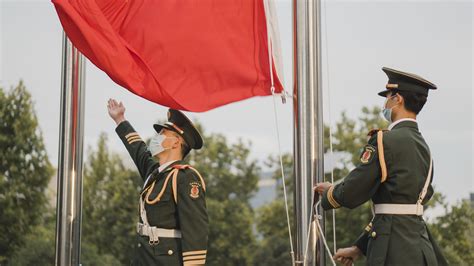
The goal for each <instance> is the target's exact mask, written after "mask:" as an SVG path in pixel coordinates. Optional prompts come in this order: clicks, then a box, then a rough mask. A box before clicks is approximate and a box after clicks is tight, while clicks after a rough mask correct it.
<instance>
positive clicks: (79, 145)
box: [55, 34, 85, 266]
mask: <svg viewBox="0 0 474 266" xmlns="http://www.w3.org/2000/svg"><path fill="white" fill-rule="evenodd" d="M84 66H85V63H84V58H83V56H82V55H81V54H80V53H79V51H78V50H77V49H76V48H74V46H73V45H72V43H71V42H70V41H69V39H68V38H67V37H66V34H63V59H62V72H61V107H60V122H59V123H60V124H59V159H58V192H57V193H58V196H57V205H56V259H55V264H56V265H61V266H62V265H80V254H81V211H82V157H83V139H84V134H83V133H84V94H85V91H84V73H85V71H84V69H85V68H84Z"/></svg>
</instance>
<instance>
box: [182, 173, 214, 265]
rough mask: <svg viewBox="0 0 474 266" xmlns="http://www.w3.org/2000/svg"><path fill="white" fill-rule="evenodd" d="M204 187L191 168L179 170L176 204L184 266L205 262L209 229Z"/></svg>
mask: <svg viewBox="0 0 474 266" xmlns="http://www.w3.org/2000/svg"><path fill="white" fill-rule="evenodd" d="M204 187H205V184H203V183H202V182H201V179H200V178H199V177H198V176H197V174H196V173H194V171H193V170H190V169H186V170H184V171H180V172H179V175H178V188H177V190H178V200H177V203H176V204H177V208H178V218H179V226H180V230H181V234H182V239H181V245H182V250H183V263H184V266H186V265H196V264H197V265H200V264H205V262H206V255H207V241H208V232H209V229H208V216H207V209H206V199H205V197H206V192H205V190H204Z"/></svg>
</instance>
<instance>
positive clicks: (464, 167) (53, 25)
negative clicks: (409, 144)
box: [0, 0, 474, 203]
mask: <svg viewBox="0 0 474 266" xmlns="http://www.w3.org/2000/svg"><path fill="white" fill-rule="evenodd" d="M275 3H276V6H277V14H278V20H279V25H280V37H281V45H282V57H283V68H284V80H285V84H284V85H285V87H286V89H287V90H288V91H290V92H291V91H292V84H293V79H292V69H293V66H292V60H293V59H292V36H293V35H292V18H291V14H292V12H291V2H290V0H279V1H275ZM473 13H474V4H473V2H472V1H452V0H450V1H380V0H379V1H323V10H322V18H321V20H322V30H323V36H322V37H323V39H322V45H323V48H322V51H323V58H322V62H323V64H322V66H323V92H324V118H325V123H329V122H330V121H329V117H331V122H332V124H334V123H335V122H336V121H337V118H338V117H339V116H340V113H341V112H343V111H346V112H347V114H348V115H349V117H351V118H357V117H358V116H359V114H360V110H361V108H362V107H363V106H382V104H383V101H384V99H383V98H381V97H379V96H377V94H376V93H377V92H378V91H380V90H382V89H383V88H384V86H385V84H386V82H387V78H386V76H385V74H384V73H383V72H382V71H381V68H382V67H383V66H387V67H392V68H396V69H400V70H404V71H408V72H412V73H416V74H418V75H421V76H423V77H425V78H426V79H428V80H430V81H432V82H433V83H435V84H436V85H438V88H439V89H438V90H437V91H434V92H431V93H430V97H429V99H428V103H427V105H426V106H425V107H424V109H423V111H422V112H421V114H420V116H419V119H418V120H419V125H420V130H421V132H422V134H423V136H424V137H425V139H426V141H427V143H428V144H429V145H430V147H431V150H432V153H433V157H434V160H435V161H436V169H435V177H434V181H433V183H434V184H435V186H436V189H437V190H438V191H440V192H441V193H443V194H445V195H446V196H447V199H448V200H449V201H450V202H451V203H454V202H456V201H457V200H460V199H463V198H467V197H468V196H469V193H470V192H474V181H473V179H474V164H473V161H474V160H473V159H474V155H473V151H474V126H473V125H474V117H473V113H474V107H473V102H474V95H473V83H474V81H473V77H474V75H473V62H474V54H473V38H474V37H473V36H474V32H473V31H474V25H473ZM61 44H62V29H61V25H60V23H59V20H58V18H57V15H56V13H55V10H54V8H53V5H52V4H51V3H50V2H49V1H43V0H38V1H18V0H16V1H10V0H0V86H1V87H3V88H7V89H8V88H11V87H12V86H15V85H16V84H18V81H19V80H20V79H22V80H23V81H24V83H25V85H26V87H27V89H28V90H29V91H30V92H31V93H32V96H33V100H34V102H35V109H36V112H37V115H38V119H39V123H40V127H41V130H42V132H43V135H44V140H45V144H46V148H47V151H48V155H49V158H50V160H51V161H52V163H53V164H54V165H55V166H56V165H57V161H58V143H59V104H60V99H59V96H60V79H61V76H60V74H61V53H62V51H61ZM85 77H86V102H85V128H84V133H85V136H84V140H85V146H86V151H88V150H90V149H91V147H94V145H95V144H96V143H97V140H98V137H99V134H100V133H101V132H105V133H106V134H107V135H108V138H109V144H110V147H111V148H112V149H113V150H114V151H116V152H119V153H121V154H123V155H124V158H126V151H125V149H124V147H123V145H122V143H121V142H120V140H119V138H118V137H117V136H116V135H115V132H114V129H115V124H114V122H113V121H112V120H111V119H110V118H109V117H108V114H107V110H106V102H107V99H108V98H115V99H118V100H120V101H123V102H124V104H125V106H126V108H127V111H126V118H127V119H128V120H129V121H130V122H131V123H132V125H133V126H134V127H135V129H136V130H137V131H138V132H139V133H140V134H141V135H142V136H143V137H145V138H147V137H150V136H152V135H153V134H154V131H153V128H152V126H151V125H152V124H153V123H154V122H155V121H157V120H158V119H163V118H165V117H166V110H167V108H165V107H162V106H159V105H156V104H154V103H151V102H148V101H146V100H143V99H141V98H139V97H137V96H135V95H133V94H131V93H130V92H128V91H127V90H125V89H123V88H121V87H119V86H118V85H116V84H115V83H114V82H112V81H111V80H110V78H109V77H108V76H107V75H106V74H105V73H103V72H102V71H100V70H99V69H97V68H96V67H95V66H94V65H93V64H91V63H90V62H87V63H86V74H85ZM274 114H275V113H274V110H273V102H272V98H271V97H256V98H252V99H249V100H245V101H242V102H238V103H233V104H230V105H227V106H224V107H220V108H217V109H214V110H212V111H208V112H205V113H188V115H189V116H190V117H191V118H193V119H195V120H197V121H199V122H200V123H202V124H203V126H204V128H205V132H212V133H221V134H224V135H225V136H227V138H228V140H229V141H231V142H235V141H237V140H238V139H243V140H244V141H251V142H252V154H251V156H252V158H254V159H258V160H259V161H261V162H263V161H264V160H265V159H266V158H267V157H268V156H269V155H276V154H277V147H278V144H277V140H276V130H275V123H274ZM329 114H330V115H329ZM277 116H278V121H279V129H280V134H281V145H282V149H283V151H284V152H292V144H293V136H292V133H293V121H292V103H291V101H290V102H288V103H287V104H284V105H283V104H281V101H278V103H277ZM369 130H370V129H367V131H369ZM86 155H87V153H86V154H85V156H86Z"/></svg>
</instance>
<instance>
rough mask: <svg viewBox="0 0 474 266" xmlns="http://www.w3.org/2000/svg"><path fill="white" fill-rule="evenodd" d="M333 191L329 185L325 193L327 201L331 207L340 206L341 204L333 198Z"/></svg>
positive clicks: (332, 187)
mask: <svg viewBox="0 0 474 266" xmlns="http://www.w3.org/2000/svg"><path fill="white" fill-rule="evenodd" d="M333 191H334V186H331V187H330V188H329V190H328V193H327V197H328V200H329V203H330V204H331V206H332V207H333V208H339V207H341V205H340V204H339V203H338V202H337V201H336V200H335V199H334V196H333V195H332V192H333Z"/></svg>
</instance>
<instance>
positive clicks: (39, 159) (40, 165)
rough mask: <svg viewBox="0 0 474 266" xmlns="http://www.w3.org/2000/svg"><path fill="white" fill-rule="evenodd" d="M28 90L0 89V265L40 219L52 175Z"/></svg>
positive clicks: (22, 241) (22, 86) (19, 85)
mask: <svg viewBox="0 0 474 266" xmlns="http://www.w3.org/2000/svg"><path fill="white" fill-rule="evenodd" d="M53 171H54V169H53V167H52V166H51V163H50V162H49V159H48V155H47V153H46V149H45V146H44V142H43V136H42V133H41V130H40V128H39V126H38V119H37V117H36V113H35V111H34V107H33V102H32V100H31V95H30V93H29V92H28V91H27V90H26V87H25V86H24V84H23V82H21V81H20V82H19V84H18V85H17V86H16V87H15V88H14V89H12V90H10V91H9V92H5V91H4V90H3V89H2V88H0V224H1V225H2V226H0V264H4V263H5V264H7V263H8V261H9V258H10V257H11V255H12V253H13V251H14V250H16V249H18V248H19V247H20V246H21V245H22V244H23V243H24V242H25V240H26V236H27V235H28V233H29V232H31V230H32V228H34V227H35V226H36V225H37V224H38V223H39V222H40V221H41V217H42V213H43V212H44V211H45V208H46V204H47V199H46V195H45V190H46V188H47V186H48V182H49V180H50V178H51V176H52V175H53Z"/></svg>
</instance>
